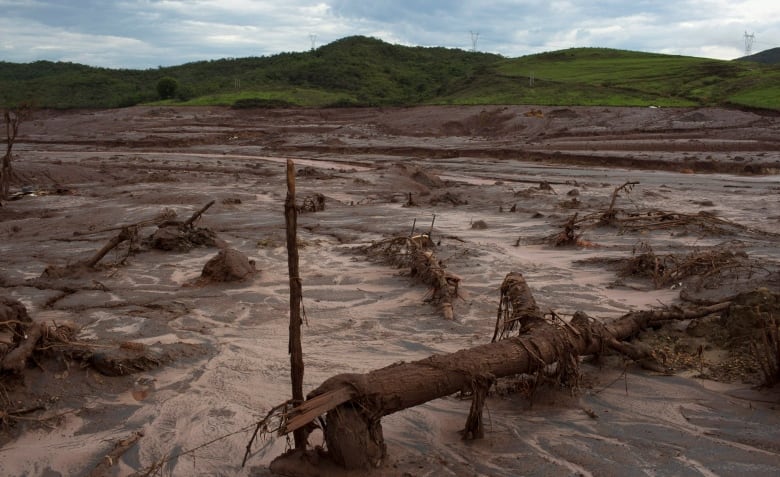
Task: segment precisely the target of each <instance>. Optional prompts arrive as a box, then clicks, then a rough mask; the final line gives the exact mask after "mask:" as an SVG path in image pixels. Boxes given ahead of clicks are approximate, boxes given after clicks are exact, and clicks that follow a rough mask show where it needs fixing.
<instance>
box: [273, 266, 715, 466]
mask: <svg viewBox="0 0 780 477" xmlns="http://www.w3.org/2000/svg"><path fill="white" fill-rule="evenodd" d="M504 286H505V287H508V288H509V289H508V290H507V291H506V294H507V295H508V296H510V297H514V298H515V299H516V300H518V303H519V301H520V300H521V299H522V300H524V304H518V306H517V308H516V310H519V311H518V313H521V314H525V315H527V316H529V317H533V320H532V321H531V322H528V323H529V325H528V326H526V327H525V329H526V333H525V334H522V335H519V336H514V337H511V338H507V339H504V340H501V341H496V342H492V343H487V344H484V345H480V346H476V347H474V348H469V349H464V350H460V351H456V352H455V353H451V354H444V355H434V356H430V357H428V358H425V359H421V360H419V361H414V362H410V363H398V364H393V365H390V366H387V367H385V368H382V369H378V370H375V371H371V372H369V373H366V374H341V375H337V376H334V377H332V378H330V379H328V380H326V381H325V382H324V383H323V384H322V385H320V386H319V387H318V388H317V389H315V390H314V391H312V392H311V393H309V395H308V401H307V403H308V402H313V401H317V402H318V403H321V405H319V406H318V405H309V406H306V407H305V412H300V413H296V411H295V410H294V411H293V412H292V413H291V418H290V419H289V420H288V421H287V423H286V425H285V426H283V428H282V431H283V432H291V431H293V430H294V429H298V428H300V427H302V426H304V425H306V424H308V422H310V421H311V420H312V419H313V416H317V415H322V414H324V413H325V412H328V411H331V410H332V409H334V408H335V407H336V406H339V405H341V404H342V403H345V402H347V401H351V402H352V403H354V405H355V407H356V408H357V409H360V410H361V412H362V413H363V415H364V418H365V419H367V421H368V422H369V423H372V422H373V421H374V420H376V419H378V418H379V417H381V416H385V415H388V414H392V413H394V412H397V411H400V410H403V409H407V408H410V407H414V406H417V405H420V404H423V403H425V402H428V401H431V400H433V399H437V398H440V397H443V396H447V395H450V394H453V393H456V392H458V391H461V390H467V391H472V390H475V386H474V383H479V382H490V380H492V379H493V378H501V377H505V376H513V375H519V374H530V373H534V372H536V371H538V370H541V369H542V368H545V367H547V366H548V365H551V364H553V363H563V364H565V363H564V362H565V361H566V360H568V359H570V358H571V357H572V356H574V357H576V356H580V355H592V354H599V353H601V352H603V351H604V350H605V349H607V348H610V347H611V345H612V344H613V343H615V342H619V341H621V340H625V339H627V338H630V337H633V336H635V335H637V334H638V333H639V332H640V331H642V330H643V329H646V328H648V327H654V326H660V325H661V324H663V323H664V322H667V321H670V320H676V319H689V318H697V317H702V316H707V315H709V314H712V313H717V312H721V311H723V310H725V309H727V308H728V306H729V303H728V302H726V303H719V304H716V305H712V306H707V307H698V308H694V309H688V310H684V309H670V310H662V311H643V312H635V313H628V314H626V315H624V316H623V317H621V318H620V319H618V320H616V321H614V322H612V323H608V324H602V323H601V322H599V321H596V320H594V319H592V318H590V317H588V316H587V315H585V314H584V313H577V314H575V316H574V318H573V319H572V320H571V323H566V324H562V323H561V324H558V323H552V322H550V321H547V320H545V319H544V318H543V317H542V316H541V314H540V313H539V310H538V307H537V306H536V304H535V302H531V300H533V296H532V295H530V290H528V286H527V284H526V283H525V280H524V279H523V277H522V275H521V274H519V273H510V274H509V275H507V280H506V281H505V282H504ZM330 397H332V398H330ZM304 404H305V403H304ZM312 404H313V403H312ZM470 420H472V421H473V420H476V421H478V420H479V419H478V416H476V415H475V416H472V417H471V418H470ZM474 430H475V429H471V431H474ZM476 430H478V424H477V428H476ZM350 432H355V430H354V429H345V430H341V431H337V430H331V435H340V434H345V435H346V434H349V433H350ZM326 438H327V436H326ZM366 440H367V441H368V439H366ZM331 444H332V443H331V442H328V446H329V447H330V445H331ZM334 445H338V444H335V443H334ZM337 463H339V464H341V465H346V463H345V462H344V461H337Z"/></svg>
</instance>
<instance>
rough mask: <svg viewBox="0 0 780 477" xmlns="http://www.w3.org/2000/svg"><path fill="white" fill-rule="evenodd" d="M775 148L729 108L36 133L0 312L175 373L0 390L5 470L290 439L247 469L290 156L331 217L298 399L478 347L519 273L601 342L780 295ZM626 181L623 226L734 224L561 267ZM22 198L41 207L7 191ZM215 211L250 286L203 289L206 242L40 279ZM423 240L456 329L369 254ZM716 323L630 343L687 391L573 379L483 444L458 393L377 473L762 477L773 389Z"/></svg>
mask: <svg viewBox="0 0 780 477" xmlns="http://www.w3.org/2000/svg"><path fill="white" fill-rule="evenodd" d="M778 138H780V118H777V117H774V116H767V115H762V114H760V113H758V112H751V111H739V110H726V109H662V108H585V107H577V108H574V107H572V108H551V107H543V108H530V107H522V106H516V107H515V106H513V107H420V108H403V109H356V110H351V109H334V110H246V111H235V110H229V109H223V108H152V107H136V108H127V109H120V110H107V111H102V110H101V111H75V112H55V111H41V112H37V113H36V115H35V117H34V118H33V119H32V120H30V121H28V122H27V123H25V124H23V125H22V127H21V129H20V135H19V138H18V140H17V143H16V145H15V147H14V152H15V155H16V160H15V163H14V167H15V169H16V171H17V180H16V182H15V183H14V185H13V187H12V191H14V192H17V191H18V192H20V193H19V194H18V195H17V196H16V197H15V199H17V200H13V201H9V202H7V203H5V204H3V207H1V208H0V237H2V240H0V257H2V270H1V271H0V293H1V294H2V295H4V296H7V297H12V298H16V299H18V300H20V301H22V302H23V303H24V305H25V306H26V307H27V310H28V312H29V315H30V316H31V317H32V318H33V319H34V320H36V321H44V320H46V321H63V322H65V321H67V322H72V323H74V324H76V325H78V327H79V328H80V330H81V331H80V332H79V335H78V338H79V339H80V340H84V341H86V342H90V343H93V344H95V345H102V344H106V343H109V344H110V343H120V342H126V341H132V342H133V343H139V344H140V345H143V346H148V347H149V348H150V349H155V350H168V351H167V352H166V353H167V354H166V355H165V363H164V364H163V365H162V366H159V367H154V368H153V369H146V370H144V371H142V372H140V373H137V374H132V375H123V376H104V375H103V374H101V373H100V372H99V370H98V369H95V367H91V366H86V367H82V366H79V365H75V366H74V364H73V363H70V362H68V361H67V360H61V359H45V360H42V361H40V362H37V363H29V366H28V369H27V370H26V371H25V373H24V374H23V375H22V376H10V375H2V376H1V378H2V381H0V404H2V406H0V407H2V408H3V409H17V408H18V406H19V405H20V403H21V404H25V403H32V404H35V406H36V407H37V409H36V411H35V412H31V413H29V414H24V415H23V416H20V417H22V419H9V420H7V422H6V421H3V422H2V427H1V428H0V474H4V475H47V476H56V475H89V473H90V472H91V471H92V469H95V468H96V467H98V466H99V465H101V463H102V462H104V461H105V456H106V455H109V454H110V453H111V452H112V449H113V448H114V444H115V443H120V444H121V442H128V443H129V444H128V448H127V450H126V451H124V453H123V454H122V455H121V456H118V457H117V456H116V455H115V456H114V457H112V459H111V462H112V464H113V465H112V466H110V467H109V470H105V471H104V472H106V474H105V475H112V474H113V475H131V474H132V473H133V472H138V471H143V470H144V469H148V468H149V467H150V466H153V465H155V464H156V463H160V462H163V461H164V462H163V463H162V464H161V465H160V468H159V471H158V472H159V473H160V474H161V475H269V470H268V464H269V462H270V461H271V459H273V458H274V457H276V456H278V455H280V454H281V453H282V452H283V451H284V449H285V446H286V442H285V440H284V439H273V440H271V441H269V442H267V443H266V444H265V445H263V446H256V447H255V449H254V451H253V452H252V455H251V456H250V459H249V461H248V465H247V467H246V468H241V466H240V464H241V459H242V457H243V454H244V450H245V446H246V443H247V441H248V440H249V436H250V435H251V431H252V429H253V427H254V424H255V422H256V421H257V420H258V419H259V418H261V417H262V416H264V415H265V413H266V412H267V411H268V409H270V408H271V407H272V406H274V405H277V404H279V403H280V402H282V401H284V400H286V399H287V398H288V396H289V358H288V355H287V349H288V347H287V313H288V309H289V304H288V288H287V286H288V277H287V268H286V266H287V255H286V250H285V248H284V244H285V237H284V233H285V230H284V216H283V202H284V197H285V192H286V190H285V176H284V173H285V171H284V163H285V162H286V160H287V159H288V158H292V159H294V160H295V163H296V166H297V167H298V169H299V174H298V178H297V181H298V194H299V197H307V196H308V197H319V195H318V194H321V195H322V197H324V210H317V211H312V212H307V213H302V214H301V215H300V216H299V246H300V247H301V248H300V257H301V275H302V280H303V295H304V307H305V312H306V317H307V323H308V324H307V326H305V327H304V329H303V349H304V361H305V364H306V374H305V380H304V387H305V389H304V391H305V392H307V391H308V390H311V389H313V388H314V387H316V386H317V385H319V384H320V383H321V382H322V381H324V380H325V379H327V378H328V377H330V376H332V375H334V374H337V373H343V372H366V371H369V370H371V369H375V368H379V367H383V366H386V365H388V364H391V363H394V362H397V361H411V360H416V359H420V358H423V357H426V356H428V355H430V354H434V353H447V352H452V351H455V350H458V349H462V348H465V347H470V346H474V345H477V344H482V343H485V342H488V341H490V339H491V336H492V334H493V327H494V321H495V314H496V308H497V305H498V298H499V291H498V287H499V285H500V283H501V280H502V279H503V277H504V276H505V275H506V273H507V272H509V271H512V270H518V271H521V272H522V273H523V275H524V276H525V277H526V279H527V281H528V283H529V285H530V286H531V288H532V289H533V292H534V296H535V297H536V300H537V302H538V304H539V305H540V307H541V308H542V310H545V311H546V310H549V309H552V310H554V311H555V312H556V313H557V314H559V315H561V316H563V317H568V316H571V315H572V314H573V313H574V312H575V311H584V312H586V313H588V314H589V315H591V316H594V317H598V318H600V319H605V320H606V319H611V318H615V317H617V316H620V315H621V314H623V313H625V312H627V311H631V310H638V309H647V308H651V307H657V306H663V305H675V304H679V303H680V302H681V296H683V297H684V298H685V299H687V300H705V301H706V300H709V301H714V300H718V299H722V298H725V297H731V296H734V295H735V294H737V293H738V292H740V291H745V290H752V289H754V288H757V287H764V288H766V289H768V290H772V291H775V292H776V291H777V290H779V289H780V275H778V269H779V268H780V265H778V262H780V252H778V243H779V242H780V239H779V238H778V234H780V212H778V211H780V207H778V206H779V205H780V178H779V177H780V176H778V173H780V139H778ZM628 181H636V182H638V183H639V184H637V185H636V186H634V188H633V189H632V190H631V191H630V192H628V193H621V194H620V196H619V197H618V199H617V201H616V207H617V208H619V209H620V210H621V211H625V212H626V213H632V212H636V213H639V212H641V211H647V210H663V211H670V212H673V213H677V214H685V215H686V216H702V217H716V218H717V219H718V220H720V221H723V222H725V223H728V224H738V225H739V226H737V227H722V228H713V227H706V226H701V223H706V224H711V223H712V221H700V222H692V223H688V224H685V225H682V226H678V225H675V226H668V227H658V228H652V227H651V228H644V229H643V228H639V229H628V228H623V229H621V228H619V227H614V226H604V225H603V224H602V225H597V224H590V225H587V224H585V225H584V226H583V227H582V228H579V229H577V234H578V238H579V242H577V244H575V245H574V246H569V247H553V246H551V245H550V244H549V242H548V241H546V240H545V239H546V238H548V237H550V236H551V235H555V234H556V233H558V232H559V231H560V230H561V229H562V227H563V225H564V224H565V223H566V222H567V220H569V219H570V217H571V216H572V215H573V214H574V213H575V212H578V213H579V214H580V217H582V216H586V215H587V214H590V213H594V212H599V211H604V210H606V209H607V207H608V206H609V204H610V199H611V196H612V192H613V190H615V188H616V187H618V186H620V185H621V184H624V183H626V182H628ZM23 186H29V187H31V188H32V190H33V191H34V192H33V193H32V194H22V193H21V188H22V187H23ZM410 199H411V200H410ZM211 200H214V201H215V204H214V206H213V207H212V208H210V209H209V210H208V211H207V212H206V213H204V215H203V216H202V217H201V218H200V219H199V221H198V222H197V226H198V227H203V228H207V229H208V230H210V231H213V233H214V234H215V235H216V236H217V238H218V239H219V241H215V242H213V244H214V245H222V246H227V247H230V248H232V249H235V250H236V251H238V252H239V253H240V254H241V255H242V256H245V257H246V258H247V260H251V261H254V263H255V265H254V268H255V269H256V270H258V271H257V272H253V273H249V272H250V271H251V270H249V269H248V268H247V267H246V266H245V265H246V264H243V261H242V264H243V266H242V267H240V269H241V270H240V273H239V275H241V278H242V280H239V281H230V282H225V281H220V280H216V281H209V282H203V281H200V275H201V272H202V270H203V268H204V265H205V264H206V263H207V262H208V261H209V259H210V258H212V257H214V256H215V255H216V254H217V252H218V251H219V250H218V248H217V247H216V246H211V243H208V244H205V245H206V246H198V247H194V248H191V249H189V250H185V249H174V250H159V249H155V248H153V247H149V246H146V245H144V244H143V243H142V242H140V241H139V242H138V243H125V244H122V245H120V246H119V247H118V248H117V249H116V250H114V251H112V252H111V253H109V254H108V255H107V256H106V257H105V258H104V259H103V260H102V261H101V264H100V266H99V267H96V269H93V270H86V271H84V272H83V273H80V274H79V275H78V276H71V277H64V278H56V279H50V280H42V279H41V278H39V277H40V276H41V274H42V272H43V271H44V270H45V269H46V268H47V267H49V266H55V267H66V266H68V265H71V264H74V263H79V262H80V261H83V260H84V259H86V258H88V257H89V256H91V255H92V254H93V253H94V252H95V251H96V250H98V249H99V248H100V247H101V246H102V245H103V244H104V243H106V242H107V241H108V240H109V239H110V238H111V237H112V236H113V235H115V234H116V229H115V228H116V227H119V226H123V225H128V224H145V225H142V226H141V227H140V230H139V236H140V237H148V236H150V235H151V234H152V233H153V232H154V231H155V228H156V225H154V220H153V219H155V217H173V215H175V217H176V218H178V219H180V220H185V219H186V218H187V217H189V216H190V215H191V214H192V213H193V212H195V211H197V210H198V209H199V208H200V207H201V206H203V204H205V203H207V202H209V201H211ZM434 216H435V220H434ZM718 223H721V222H718ZM413 224H415V225H414V227H415V230H416V231H418V232H428V231H430V232H431V233H432V238H433V241H434V242H435V243H436V245H437V247H436V253H437V256H438V257H439V259H441V260H443V261H444V263H445V264H446V265H447V267H448V270H450V271H452V272H453V273H455V274H457V276H458V277H459V278H460V283H459V286H458V294H459V298H458V299H456V300H455V301H454V303H453V308H454V317H455V319H454V321H446V320H444V319H443V318H442V316H441V314H440V311H439V310H438V309H437V307H435V306H432V305H431V304H430V303H426V302H425V300H426V298H428V297H427V296H426V291H427V290H426V289H425V287H421V286H419V285H418V284H416V283H415V281H414V280H413V278H412V277H410V276H409V275H408V273H407V272H405V271H404V269H398V268H394V267H391V266H388V265H386V264H383V263H381V262H377V261H372V260H369V259H368V257H366V256H365V254H364V252H363V251H362V250H364V249H365V248H366V247H367V246H369V245H370V244H372V243H374V242H378V241H380V240H382V239H386V238H388V237H395V236H405V235H408V234H409V233H410V231H411V230H412V227H413ZM642 244H649V245H650V246H651V247H652V250H653V252H654V253H656V254H658V255H659V256H661V255H662V256H670V255H673V254H676V256H685V255H686V254H688V253H690V252H692V251H697V250H698V251H701V250H705V251H706V250H723V249H728V250H733V251H734V252H735V253H738V254H744V256H745V257H748V258H749V260H751V262H750V263H751V264H752V265H751V267H750V268H749V270H748V271H745V272H744V273H742V271H737V273H724V274H713V275H711V276H706V277H704V278H705V279H702V275H701V274H699V275H697V276H693V277H688V278H685V279H682V278H681V279H679V280H672V281H663V283H660V282H659V283H655V282H654V281H653V280H652V278H648V277H647V276H641V274H638V275H627V274H622V275H621V274H618V273H616V271H615V268H614V266H610V265H609V263H615V262H614V260H624V261H625V260H627V259H631V257H635V256H636V252H637V250H644V249H643V248H642V247H643V245H642ZM128 246H130V247H136V249H133V250H128V249H127V247H128ZM185 248H188V247H185ZM739 256H740V257H741V256H742V255H739ZM610 260H613V262H610ZM670 283H671V284H670ZM64 290H66V291H64ZM681 292H683V293H681ZM714 321H716V320H714V319H711V320H702V321H701V322H696V323H681V324H679V325H677V327H675V328H672V329H670V330H666V331H664V330H661V331H658V330H656V331H650V332H648V335H647V336H645V337H643V339H645V340H646V342H647V343H649V344H650V345H651V346H654V347H655V348H656V349H657V350H658V351H659V352H661V351H662V352H663V353H664V354H665V356H667V357H668V358H669V360H670V363H674V364H675V369H676V370H678V371H679V372H680V373H679V374H678V375H677V376H660V375H657V374H654V373H651V372H648V371H644V370H642V369H640V368H639V367H638V366H635V365H633V364H631V363H627V362H624V361H623V360H622V359H621V358H619V357H612V358H609V359H607V361H606V362H603V363H602V364H601V365H600V366H599V367H596V366H593V365H589V364H586V365H584V370H585V374H586V383H587V385H586V386H584V388H583V389H582V390H581V392H580V394H578V395H576V396H571V395H570V394H569V393H568V391H562V390H557V389H547V390H543V391H540V392H537V394H536V395H535V396H534V398H533V401H532V403H531V402H529V400H528V399H527V398H525V397H523V396H522V395H521V394H510V395H507V396H502V395H494V396H492V397H489V398H488V402H487V406H488V409H489V417H488V418H487V421H486V437H485V439H482V440H479V441H475V442H471V443H464V442H463V441H461V440H460V436H459V434H458V431H459V430H460V429H462V426H463V423H464V422H465V420H466V416H467V414H468V409H469V405H468V402H462V401H461V400H459V399H458V398H457V397H454V396H453V397H448V398H443V399H439V400H436V401H432V402H429V403H427V404H425V405H422V406H418V407H415V408H413V409H409V410H406V411H402V412H399V413H396V414H393V415H391V416H388V417H386V418H384V419H383V428H384V433H385V439H386V442H387V445H388V451H389V456H390V457H389V459H388V462H386V463H385V464H384V465H383V467H382V468H380V469H377V470H376V474H377V475H414V476H424V475H430V476H433V475H437V476H438V475H498V476H502V475H505V476H510V475H519V474H522V475H539V476H541V475H647V474H654V475H724V476H725V475H734V474H737V473H745V474H749V475H766V476H770V475H772V476H773V475H777V473H778V472H780V447H778V445H777V443H778V442H780V431H778V429H780V414H778V409H780V397H779V396H780V395H779V394H778V390H777V388H774V389H762V390H757V389H754V386H755V384H756V380H757V377H756V370H755V369H753V368H754V367H755V363H753V364H751V363H750V362H749V356H748V355H747V354H746V353H745V352H744V351H743V352H742V353H741V354H739V355H734V354H729V353H730V352H731V351H732V350H731V349H730V348H729V347H728V346H725V344H724V343H723V342H718V339H719V337H720V338H722V336H721V335H720V334H719V333H721V332H720V331H719V330H722V329H723V327H722V326H720V325H719V324H718V323H715V324H713V322H714ZM703 330H710V331H703ZM719 343H720V344H719ZM699 345H701V346H702V350H703V352H702V353H700V354H696V350H697V348H698V346H699ZM686 353H687V354H686ZM739 360H742V361H745V362H744V363H743V364H742V365H741V366H737V367H736V368H734V369H731V368H729V369H726V368H724V366H727V365H729V364H731V363H734V362H736V361H739ZM724 369H726V370H724ZM719 370H720V371H719ZM586 410H587V411H589V412H585V411H586ZM594 416H595V418H594ZM139 431H140V432H142V433H143V436H142V437H140V438H138V439H136V438H135V437H132V439H131V438H130V437H128V436H135V434H134V433H135V432H139ZM222 436H226V437H225V438H223V439H218V440H215V439H217V438H219V437H222ZM128 439H130V440H128ZM213 440H215V441H214V442H213V443H211V444H209V445H205V446H203V447H200V446H201V445H202V444H205V443H207V442H210V441H213ZM321 440H322V437H321V435H319V434H318V433H317V432H315V434H313V435H312V441H313V443H315V444H316V443H318V442H320V441H321ZM196 447H197V448H198V449H197V450H195V451H192V452H188V453H185V454H183V455H180V454H182V453H183V452H185V451H188V450H191V449H194V448H196ZM101 468H103V469H104V468H105V464H102V466H101Z"/></svg>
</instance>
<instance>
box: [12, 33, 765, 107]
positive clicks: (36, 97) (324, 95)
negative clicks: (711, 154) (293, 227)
mask: <svg viewBox="0 0 780 477" xmlns="http://www.w3.org/2000/svg"><path fill="white" fill-rule="evenodd" d="M163 77H171V78H174V79H175V80H176V82H177V83H178V89H177V91H176V95H175V98H173V99H167V100H165V101H161V100H160V98H159V96H158V92H157V89H156V85H157V82H158V81H159V80H160V79H161V78H163ZM778 79H780V67H778V66H775V65H764V64H759V63H754V62H745V61H720V60H711V59H704V58H692V57H683V56H671V55H661V54H651V53H639V52H631V51H623V50H611V49H603V48H576V49H568V50H561V51H554V52H549V53H542V54H537V55H529V56H523V57H520V58H504V57H501V56H499V55H493V54H487V53H478V52H469V51H464V50H458V49H448V48H423V47H406V46H399V45H391V44H388V43H385V42H383V41H380V40H377V39H373V38H366V37H361V36H356V37H348V38H344V39H341V40H338V41H336V42H333V43H330V44H328V45H325V46H322V47H320V48H318V49H316V50H313V51H308V52H300V53H282V54H278V55H273V56H269V57H254V58H238V59H222V60H216V61H200V62H194V63H187V64H184V65H179V66H174V67H168V68H158V69H150V70H113V69H106V68H93V67H89V66H84V65H78V64H72V63H53V62H48V61H39V62H35V63H29V64H15V63H5V62H0V105H14V104H18V103H19V102H22V101H31V102H33V104H34V105H36V106H38V107H50V108H106V107H109V108H110V107H122V106H129V105H134V104H141V103H154V104H188V105H235V106H237V107H238V106H249V107H251V106H261V107H273V106H285V105H287V106H305V107H323V106H368V105H416V104H540V105H544V104H548V105H620V106H646V105H658V106H695V105H737V106H748V107H757V108H768V109H780V86H778V85H780V81H778Z"/></svg>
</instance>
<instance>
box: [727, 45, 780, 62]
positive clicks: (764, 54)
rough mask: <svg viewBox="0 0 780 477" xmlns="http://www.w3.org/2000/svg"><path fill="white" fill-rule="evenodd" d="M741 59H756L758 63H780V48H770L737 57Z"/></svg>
mask: <svg viewBox="0 0 780 477" xmlns="http://www.w3.org/2000/svg"><path fill="white" fill-rule="evenodd" d="M737 60H739V61H755V62H757V63H766V64H768V65H776V64H778V63H780V48H770V49H768V50H764V51H759V52H758V53H755V54H753V55H750V56H743V57H742V58H737Z"/></svg>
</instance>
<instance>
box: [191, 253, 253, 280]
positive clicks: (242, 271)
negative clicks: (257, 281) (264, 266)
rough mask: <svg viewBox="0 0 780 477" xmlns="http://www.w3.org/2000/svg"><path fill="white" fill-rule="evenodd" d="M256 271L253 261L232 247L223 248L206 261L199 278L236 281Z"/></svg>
mask: <svg viewBox="0 0 780 477" xmlns="http://www.w3.org/2000/svg"><path fill="white" fill-rule="evenodd" d="M256 272H257V270H256V269H255V261H254V260H249V259H248V258H247V256H246V255H244V254H243V253H241V252H239V251H238V250H236V249H233V248H224V249H222V250H220V251H219V253H218V254H217V255H216V256H214V257H213V258H212V259H211V260H209V261H208V262H206V265H204V267H203V272H201V275H200V276H201V278H203V279H206V280H208V281H212V282H237V281H241V280H245V279H246V278H249V277H251V276H252V275H254V274H255V273H256Z"/></svg>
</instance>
